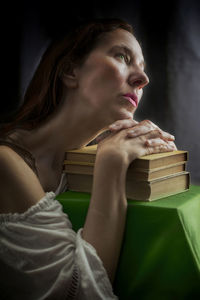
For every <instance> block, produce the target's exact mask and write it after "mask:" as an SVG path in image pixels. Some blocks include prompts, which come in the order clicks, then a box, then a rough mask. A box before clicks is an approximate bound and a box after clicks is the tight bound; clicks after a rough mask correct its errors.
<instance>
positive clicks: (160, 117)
mask: <svg viewBox="0 0 200 300" xmlns="http://www.w3.org/2000/svg"><path fill="white" fill-rule="evenodd" d="M15 5H16V4H15ZM5 15H7V16H8V18H7V21H6V24H7V25H5V28H6V26H7V29H6V31H5V32H4V34H5V37H4V45H5V57H7V58H9V66H10V67H9V68H7V64H6V72H7V77H6V75H5V78H9V81H8V80H6V83H7V85H5V86H6V87H5V88H6V95H7V97H6V101H4V105H2V109H1V119H3V118H4V117H5V116H6V115H9V114H10V113H12V111H14V110H15V109H16V108H17V107H18V106H19V104H20V103H21V102H22V96H23V93H24V90H25V88H26V86H27V84H28V82H29V81H30V78H31V76H32V74H33V72H34V70H35V68H36V66H37V63H38V61H39V59H40V56H41V54H42V53H43V51H44V50H45V48H46V46H47V44H48V42H49V41H50V40H51V38H52V37H54V36H55V35H56V34H57V33H58V32H59V31H61V30H62V29H63V28H65V27H67V26H68V24H70V22H71V21H72V20H74V19H78V18H85V17H89V16H93V17H121V18H124V19H126V20H127V21H128V22H130V23H131V24H132V25H133V26H134V28H135V34H136V37H137V38H138V40H139V41H140V43H141V45H142V48H143V52H144V56H145V60H146V63H147V73H148V75H149V77H150V84H149V86H148V87H147V88H146V89H145V93H144V97H143V101H142V103H141V105H140V107H139V108H138V111H137V114H136V118H137V119H138V120H143V119H150V120H152V121H153V122H155V123H156V124H158V125H159V126H160V127H161V128H162V129H164V130H166V131H169V132H170V133H172V134H174V135H175V137H176V144H177V146H178V148H179V149H183V150H188V151H189V162H188V168H187V169H188V171H190V173H191V182H192V183H194V184H198V185H199V184H200V159H199V155H200V117H199V115H200V5H199V1H195V0H190V1H186V0H182V1H181V0H180V1H178V0H177V1H169V0H168V1H160V3H158V2H157V1H155V3H154V2H153V1H151V2H150V1H144V0H141V1H139V0H138V1H122V2H121V1H120V2H119V1H110V2H108V1H107V2H106V1H94V2H92V1H84V2H81V3H79V4H77V3H75V4H73V3H70V2H68V1H54V2H46V1H43V2H39V1H27V2H26V3H25V2H24V3H23V5H22V6H21V7H20V8H19V6H17V5H16V6H15V7H13V6H12V10H11V9H10V7H8V8H6V9H5ZM10 25H11V27H10ZM10 70H12V77H11V76H10V75H11V71H10ZM6 72H5V73H6Z"/></svg>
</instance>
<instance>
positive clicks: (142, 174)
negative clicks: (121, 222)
mask: <svg viewBox="0 0 200 300" xmlns="http://www.w3.org/2000/svg"><path fill="white" fill-rule="evenodd" d="M63 170H64V172H66V173H71V174H86V175H93V173H94V163H88V162H81V161H80V162H77V161H65V164H64V166H63ZM185 170H186V161H182V162H179V163H175V164H171V165H168V166H162V167H160V168H154V169H152V170H146V169H142V168H140V169H139V168H134V167H132V165H130V166H129V168H128V170H127V173H128V176H131V177H132V178H136V179H137V180H151V179H156V178H160V177H165V176H168V175H171V174H176V173H180V172H183V171H185Z"/></svg>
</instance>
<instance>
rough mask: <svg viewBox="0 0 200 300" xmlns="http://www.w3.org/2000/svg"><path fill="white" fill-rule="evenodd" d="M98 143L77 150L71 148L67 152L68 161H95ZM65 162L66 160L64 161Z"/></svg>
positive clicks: (66, 158)
mask: <svg viewBox="0 0 200 300" xmlns="http://www.w3.org/2000/svg"><path fill="white" fill-rule="evenodd" d="M96 152H97V145H91V146H86V147H83V148H80V149H77V150H69V151H67V152H66V153H65V160H66V161H81V162H84V161H85V162H90V163H94V162H95V158H96ZM64 164H65V161H64Z"/></svg>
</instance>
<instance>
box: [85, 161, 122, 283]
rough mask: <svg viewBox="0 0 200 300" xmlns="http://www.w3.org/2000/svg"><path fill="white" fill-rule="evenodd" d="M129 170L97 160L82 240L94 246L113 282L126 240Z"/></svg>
mask: <svg viewBox="0 0 200 300" xmlns="http://www.w3.org/2000/svg"><path fill="white" fill-rule="evenodd" d="M125 180H126V168H125V166H124V164H123V163H122V162H120V161H119V162H118V163H117V164H116V162H115V163H114V164H112V162H110V161H107V162H106V161H105V159H104V158H102V157H97V161H96V164H95V170H94V181H93V190H92V197H91V201H90V206H89V210H88V214H87V218H86V222H85V225H84V228H83V238H84V239H85V240H86V241H88V242H89V243H90V244H92V245H93V246H94V248H95V249H96V250H97V253H98V255H99V257H100V258H101V260H102V261H103V264H104V267H105V268H106V270H107V273H108V275H109V277H110V279H111V281H112V280H113V279H114V275H115V271H116V266H117V262H118V258H119V254H120V249H121V242H122V238H123V232H124V226H125V220H126V210H127V200H126V193H125Z"/></svg>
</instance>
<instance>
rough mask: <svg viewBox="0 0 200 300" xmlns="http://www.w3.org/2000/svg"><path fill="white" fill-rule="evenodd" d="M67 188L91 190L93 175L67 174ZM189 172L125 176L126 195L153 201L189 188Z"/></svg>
mask: <svg viewBox="0 0 200 300" xmlns="http://www.w3.org/2000/svg"><path fill="white" fill-rule="evenodd" d="M67 182H68V188H69V190H71V191H75V192H86V193H91V192H92V183H93V176H92V175H86V174H67ZM189 183H190V177H189V172H186V171H184V172H181V173H177V174H173V175H170V176H167V177H162V178H159V179H154V180H150V181H134V180H133V179H132V178H130V177H128V176H127V180H126V196H127V198H129V199H132V200H142V201H153V200H157V199H160V198H163V197H167V196H171V195H174V194H177V193H181V192H183V191H186V190H188V189H189Z"/></svg>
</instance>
